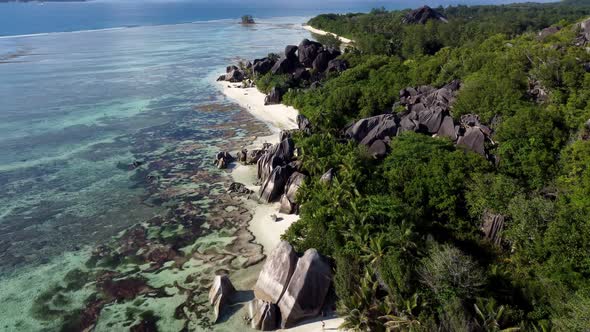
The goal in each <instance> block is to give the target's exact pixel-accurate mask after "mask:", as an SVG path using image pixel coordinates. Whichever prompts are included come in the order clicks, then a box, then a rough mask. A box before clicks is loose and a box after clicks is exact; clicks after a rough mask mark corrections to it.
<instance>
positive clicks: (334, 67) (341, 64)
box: [326, 59, 348, 73]
mask: <svg viewBox="0 0 590 332" xmlns="http://www.w3.org/2000/svg"><path fill="white" fill-rule="evenodd" d="M347 69H348V62H347V61H346V60H342V59H333V60H330V62H328V68H327V69H326V71H327V72H328V73H341V72H343V71H345V70H347Z"/></svg>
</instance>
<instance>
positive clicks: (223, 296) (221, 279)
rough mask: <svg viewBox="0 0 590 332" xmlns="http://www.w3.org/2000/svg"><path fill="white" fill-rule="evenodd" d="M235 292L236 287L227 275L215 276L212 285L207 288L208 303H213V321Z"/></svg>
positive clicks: (219, 315)
mask: <svg viewBox="0 0 590 332" xmlns="http://www.w3.org/2000/svg"><path fill="white" fill-rule="evenodd" d="M235 293H236V289H235V288H234V286H233V285H232V283H231V281H230V280H229V277H228V276H227V275H222V276H219V275H218V276H215V279H213V285H212V286H211V289H209V303H211V305H213V315H214V320H213V321H214V322H217V321H218V320H219V318H220V317H221V315H222V314H223V311H224V309H225V307H226V306H227V305H228V304H229V303H231V298H232V297H233V296H234V294H235Z"/></svg>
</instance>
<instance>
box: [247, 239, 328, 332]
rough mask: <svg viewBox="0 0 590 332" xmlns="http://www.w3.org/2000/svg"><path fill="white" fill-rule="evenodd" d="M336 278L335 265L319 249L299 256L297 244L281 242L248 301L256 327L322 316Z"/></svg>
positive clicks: (286, 324) (267, 327)
mask: <svg viewBox="0 0 590 332" xmlns="http://www.w3.org/2000/svg"><path fill="white" fill-rule="evenodd" d="M331 282H332V269H331V268H330V265H329V264H328V262H326V260H325V259H324V258H323V257H322V256H321V255H320V254H319V253H318V252H317V251H316V250H315V249H309V250H307V251H306V252H305V253H304V254H303V256H302V257H300V258H298V257H297V253H296V252H295V250H294V249H293V247H292V246H291V245H290V244H289V243H288V242H286V241H283V242H281V243H280V244H279V245H278V246H277V248H275V249H274V250H273V252H272V253H271V254H270V255H269V256H268V258H267V260H266V262H265V264H264V267H263V268H262V271H261V272H260V275H259V277H258V280H257V282H256V285H255V286H254V296H255V299H254V300H252V301H251V302H250V303H249V304H248V318H249V320H250V324H251V326H252V328H254V329H258V330H262V331H269V330H274V329H276V328H278V327H280V328H290V327H293V326H294V325H295V324H297V322H300V321H301V320H304V319H307V318H311V317H315V316H318V315H319V314H320V313H321V311H322V307H323V306H324V302H325V300H326V296H327V294H328V290H329V288H330V285H331Z"/></svg>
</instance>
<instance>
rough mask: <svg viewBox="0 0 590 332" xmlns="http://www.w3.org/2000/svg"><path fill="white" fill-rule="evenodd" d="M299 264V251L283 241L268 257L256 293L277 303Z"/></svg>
mask: <svg viewBox="0 0 590 332" xmlns="http://www.w3.org/2000/svg"><path fill="white" fill-rule="evenodd" d="M296 264H297V253H296V252H295V249H293V246H291V244H289V242H287V241H281V242H280V243H279V244H278V245H277V247H276V248H274V249H273V251H272V252H271V253H270V255H269V256H268V257H267V258H266V262H265V263H264V266H263V267H262V271H260V275H259V276H258V280H257V281H256V285H255V286H254V295H255V296H256V298H258V299H261V300H263V301H266V302H270V303H277V302H279V300H280V299H281V297H282V296H283V293H284V292H285V290H286V289H287V285H288V284H289V281H290V280H291V276H292V275H293V271H295V266H296Z"/></svg>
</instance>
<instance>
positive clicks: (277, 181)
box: [259, 166, 291, 203]
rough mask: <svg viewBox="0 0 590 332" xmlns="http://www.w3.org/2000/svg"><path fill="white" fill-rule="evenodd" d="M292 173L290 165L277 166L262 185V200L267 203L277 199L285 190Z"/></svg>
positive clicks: (260, 192) (260, 193)
mask: <svg viewBox="0 0 590 332" xmlns="http://www.w3.org/2000/svg"><path fill="white" fill-rule="evenodd" d="M290 173H291V169H290V168H289V167H287V166H276V167H275V168H274V170H273V171H272V173H270V176H269V177H268V178H267V179H266V180H265V181H264V182H263V183H262V186H261V187H260V191H259V197H260V200H261V201H263V202H266V203H270V202H275V201H277V200H278V199H279V198H280V197H281V194H282V193H283V191H284V190H285V185H286V184H287V181H288V180H289V176H290V175H291V174H290Z"/></svg>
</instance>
